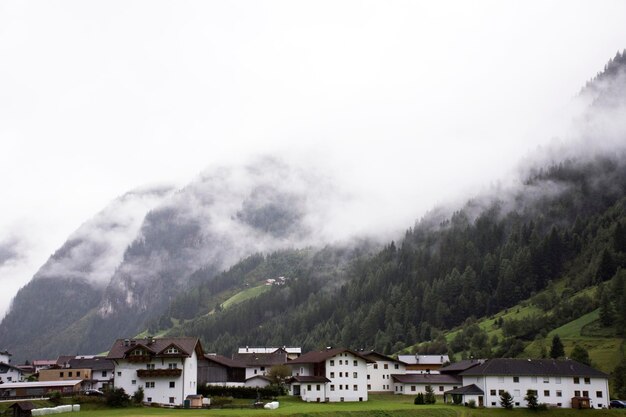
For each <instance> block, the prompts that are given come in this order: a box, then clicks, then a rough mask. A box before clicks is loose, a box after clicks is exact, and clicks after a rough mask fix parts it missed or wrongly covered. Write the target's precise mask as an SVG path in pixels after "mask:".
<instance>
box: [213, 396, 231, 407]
mask: <svg viewBox="0 0 626 417" xmlns="http://www.w3.org/2000/svg"><path fill="white" fill-rule="evenodd" d="M232 402H233V398H232V397H212V398H211V407H221V406H223V405H227V404H231V403H232Z"/></svg>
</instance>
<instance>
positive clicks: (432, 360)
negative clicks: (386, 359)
mask: <svg viewBox="0 0 626 417" xmlns="http://www.w3.org/2000/svg"><path fill="white" fill-rule="evenodd" d="M398 359H400V360H401V361H402V362H404V363H406V364H407V365H441V364H443V363H444V362H448V361H449V360H450V358H448V355H446V354H443V355H398Z"/></svg>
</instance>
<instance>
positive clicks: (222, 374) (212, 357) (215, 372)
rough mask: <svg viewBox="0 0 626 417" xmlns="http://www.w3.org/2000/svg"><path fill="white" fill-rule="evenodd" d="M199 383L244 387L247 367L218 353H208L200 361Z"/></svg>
mask: <svg viewBox="0 0 626 417" xmlns="http://www.w3.org/2000/svg"><path fill="white" fill-rule="evenodd" d="M198 383H199V384H206V385H220V386H228V387H243V386H245V383H246V365H245V364H244V363H242V362H239V361H236V360H233V359H230V358H227V357H226V356H222V355H218V354H216V353H208V354H206V355H204V357H203V358H201V359H200V360H199V361H198Z"/></svg>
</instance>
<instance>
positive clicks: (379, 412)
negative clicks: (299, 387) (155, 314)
mask: <svg viewBox="0 0 626 417" xmlns="http://www.w3.org/2000/svg"><path fill="white" fill-rule="evenodd" d="M279 402H280V407H279V408H278V409H277V410H265V409H256V410H254V409H234V410H218V409H211V410H181V409H166V408H153V407H131V408H121V409H110V408H106V409H104V408H101V409H91V410H89V409H87V408H89V405H93V404H89V405H86V406H85V407H83V410H82V411H80V412H78V413H65V414H62V415H64V416H68V417H69V416H74V417H82V416H84V417H107V416H113V417H114V416H120V417H122V416H128V417H149V416H169V417H179V416H186V417H195V416H204V417H222V416H223V417H227V416H272V417H287V416H289V417H305V416H310V417H335V416H337V417H413V416H415V417H448V416H450V417H456V416H458V417H482V416H485V417H490V416H493V417H497V416H511V417H513V416H514V417H530V416H535V417H536V416H538V415H540V416H543V417H565V416H577V415H578V416H583V415H584V416H588V417H589V416H594V417H604V416H626V410H570V409H558V410H556V409H555V410H548V411H542V412H533V411H529V410H526V409H522V408H520V409H514V410H502V409H470V408H467V407H462V406H452V405H444V404H441V403H439V404H434V405H420V406H416V405H414V404H413V397H411V396H400V395H398V396H394V395H391V394H387V395H370V400H369V401H367V402H362V403H359V402H356V403H352V402H346V403H327V404H324V403H322V404H319V403H305V402H302V401H300V400H299V399H296V398H293V397H282V398H280V399H279Z"/></svg>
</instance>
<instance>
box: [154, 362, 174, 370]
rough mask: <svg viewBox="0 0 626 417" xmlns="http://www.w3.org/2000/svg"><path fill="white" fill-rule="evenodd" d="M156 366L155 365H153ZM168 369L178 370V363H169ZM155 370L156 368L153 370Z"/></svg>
mask: <svg viewBox="0 0 626 417" xmlns="http://www.w3.org/2000/svg"><path fill="white" fill-rule="evenodd" d="M153 366H154V365H153ZM168 368H170V369H178V364H177V363H169V364H168ZM153 369H154V368H153Z"/></svg>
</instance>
